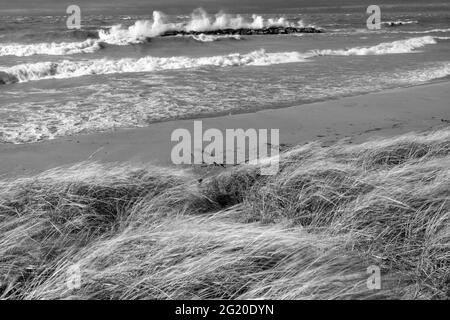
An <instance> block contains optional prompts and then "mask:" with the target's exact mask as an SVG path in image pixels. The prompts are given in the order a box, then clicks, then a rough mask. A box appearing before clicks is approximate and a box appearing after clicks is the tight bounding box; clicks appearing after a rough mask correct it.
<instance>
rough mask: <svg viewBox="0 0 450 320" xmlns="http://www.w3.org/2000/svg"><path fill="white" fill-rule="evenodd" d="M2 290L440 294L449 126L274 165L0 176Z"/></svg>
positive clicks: (446, 249)
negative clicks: (205, 174)
mask: <svg viewBox="0 0 450 320" xmlns="http://www.w3.org/2000/svg"><path fill="white" fill-rule="evenodd" d="M74 266H75V267H76V268H77V270H79V271H80V276H81V278H80V279H81V286H80V287H79V288H78V287H77V288H73V287H71V286H70V285H69V286H68V279H69V280H70V279H71V278H70V272H71V271H70V270H73V268H74ZM369 266H378V267H379V268H380V269H381V289H380V290H373V289H370V288H368V286H367V279H368V278H369V276H370V275H369V274H368V273H367V268H368V267H369ZM0 297H1V298H3V299H61V298H65V299H71V298H77V299H181V298H182V299H196V298H206V299H212V298H218V299H245V298H258V299H352V298H354V299H368V298H400V299H404V298H409V299H447V298H449V297H450V128H449V129H445V130H440V131H436V132H430V133H427V134H409V135H405V136H401V137H397V138H394V139H386V140H376V141H370V142H367V143H364V144H361V145H350V144H346V143H345V142H341V143H338V144H336V145H333V146H331V147H322V146H321V145H320V144H319V143H310V144H307V145H305V146H301V147H297V148H294V149H292V150H290V151H288V152H287V153H286V154H284V156H283V157H282V161H281V165H280V172H279V174H278V175H276V176H269V177H266V176H261V175H260V174H259V168H257V167H253V166H241V167H237V168H235V169H233V170H229V171H225V172H223V173H220V174H218V175H215V176H213V177H210V178H207V179H204V180H199V179H198V177H196V176H195V175H194V174H192V173H189V172H183V171H173V170H167V169H161V168H154V167H141V168H137V167H132V166H126V165H122V166H104V165H99V164H95V163H82V164H79V165H77V166H74V167H71V168H65V169H64V168H57V169H54V170H51V171H48V172H45V173H43V174H40V175H38V176H35V177H29V178H20V179H16V180H8V181H0Z"/></svg>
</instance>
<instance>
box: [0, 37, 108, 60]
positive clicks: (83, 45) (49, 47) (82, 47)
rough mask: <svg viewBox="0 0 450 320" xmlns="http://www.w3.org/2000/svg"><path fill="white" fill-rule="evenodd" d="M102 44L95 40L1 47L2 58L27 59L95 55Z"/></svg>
mask: <svg viewBox="0 0 450 320" xmlns="http://www.w3.org/2000/svg"><path fill="white" fill-rule="evenodd" d="M102 46H103V45H102V43H101V42H100V41H98V40H95V39H87V40H86V41H83V42H62V43H54V42H52V43H36V44H6V45H3V44H2V45H0V56H17V57H25V56H32V55H40V54H42V55H70V54H78V53H93V52H95V51H97V50H100V49H101V48H102Z"/></svg>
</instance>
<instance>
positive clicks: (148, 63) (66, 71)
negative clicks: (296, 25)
mask: <svg viewBox="0 0 450 320" xmlns="http://www.w3.org/2000/svg"><path fill="white" fill-rule="evenodd" d="M305 58H306V56H305V55H302V54H300V53H299V52H277V53H266V52H265V51H264V50H258V51H253V52H250V53H248V54H239V53H236V54H229V55H223V56H212V57H200V58H190V57H185V56H179V57H170V58H160V57H151V56H148V57H144V58H140V59H131V58H124V59H119V60H109V59H93V60H84V61H69V60H63V61H60V62H38V63H28V64H20V65H16V66H13V67H10V68H0V71H2V72H4V73H6V74H8V75H11V76H13V77H15V78H17V80H18V81H19V82H27V81H33V80H41V79H64V78H74V77H80V76H85V75H93V74H99V75H101V74H111V73H127V72H151V71H159V70H174V69H187V68H196V67H202V66H216V67H230V66H264V65H272V64H280V63H292V62H301V61H304V60H305Z"/></svg>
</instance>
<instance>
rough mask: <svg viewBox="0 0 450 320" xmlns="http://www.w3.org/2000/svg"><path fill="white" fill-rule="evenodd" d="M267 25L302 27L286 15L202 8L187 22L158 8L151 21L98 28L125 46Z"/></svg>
mask: <svg viewBox="0 0 450 320" xmlns="http://www.w3.org/2000/svg"><path fill="white" fill-rule="evenodd" d="M269 27H285V28H287V27H303V23H302V22H301V21H298V22H297V23H292V22H290V21H288V20H287V19H286V18H283V17H281V18H278V19H272V18H269V19H264V18H263V17H262V16H258V15H255V14H254V15H253V16H252V19H251V20H250V21H249V20H246V19H245V18H244V17H242V16H240V15H231V14H225V13H218V14H216V15H209V14H208V13H207V12H206V11H205V10H203V9H201V8H200V9H196V10H194V12H193V13H192V14H191V17H190V20H188V21H187V22H176V23H173V22H169V21H168V18H167V17H166V15H165V14H164V13H162V12H160V11H154V12H153V19H152V20H141V21H136V22H135V24H134V25H132V26H130V27H124V26H122V25H115V26H112V27H111V28H110V29H109V30H99V38H100V39H101V40H102V41H105V42H107V43H111V44H116V45H126V44H130V43H142V42H144V41H146V39H148V38H153V37H157V36H160V35H162V34H164V33H167V32H171V31H178V32H183V31H185V32H207V31H215V30H224V29H242V28H247V29H264V28H269Z"/></svg>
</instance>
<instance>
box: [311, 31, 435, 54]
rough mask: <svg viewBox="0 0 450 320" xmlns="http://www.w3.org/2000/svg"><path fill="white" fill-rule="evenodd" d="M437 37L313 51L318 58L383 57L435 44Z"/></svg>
mask: <svg viewBox="0 0 450 320" xmlns="http://www.w3.org/2000/svg"><path fill="white" fill-rule="evenodd" d="M436 38H437V37H432V36H424V37H416V38H410V39H405V40H397V41H392V42H383V43H380V44H378V45H376V46H372V47H355V48H349V49H339V50H331V49H327V50H315V51H313V52H314V53H315V54H316V55H319V56H366V55H383V54H396V53H410V52H413V51H414V50H416V49H419V48H422V47H424V46H426V45H430V44H436V43H437V41H436Z"/></svg>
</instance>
